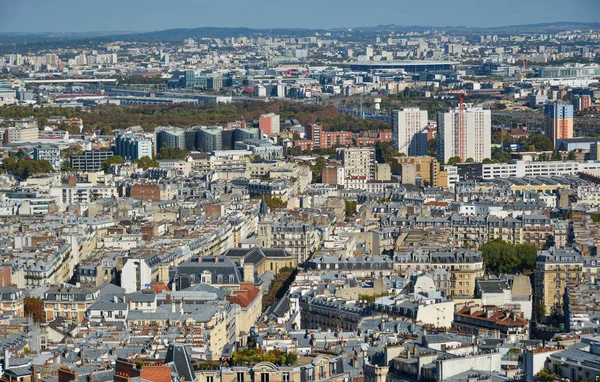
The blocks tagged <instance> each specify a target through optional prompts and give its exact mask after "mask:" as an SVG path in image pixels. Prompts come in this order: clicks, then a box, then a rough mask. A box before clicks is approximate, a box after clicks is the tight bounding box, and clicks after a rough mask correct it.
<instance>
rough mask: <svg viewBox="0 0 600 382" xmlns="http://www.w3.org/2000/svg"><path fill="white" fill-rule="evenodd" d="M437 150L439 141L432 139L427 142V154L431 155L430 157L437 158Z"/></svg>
mask: <svg viewBox="0 0 600 382" xmlns="http://www.w3.org/2000/svg"><path fill="white" fill-rule="evenodd" d="M437 148H438V142H437V139H430V140H429V141H427V154H429V156H430V157H434V158H435V157H437Z"/></svg>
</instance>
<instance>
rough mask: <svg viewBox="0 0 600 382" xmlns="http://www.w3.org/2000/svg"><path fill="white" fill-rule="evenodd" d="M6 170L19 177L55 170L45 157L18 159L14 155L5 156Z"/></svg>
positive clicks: (25, 177) (23, 177) (24, 177)
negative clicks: (40, 158)
mask: <svg viewBox="0 0 600 382" xmlns="http://www.w3.org/2000/svg"><path fill="white" fill-rule="evenodd" d="M2 167H4V170H5V171H6V172H7V173H9V174H12V175H14V176H16V177H17V178H19V179H27V178H29V177H30V176H32V175H36V174H44V173H48V172H53V171H54V169H53V168H52V165H51V164H50V162H48V161H47V160H45V159H42V160H33V159H31V158H22V159H17V158H13V157H8V158H4V160H3V161H2Z"/></svg>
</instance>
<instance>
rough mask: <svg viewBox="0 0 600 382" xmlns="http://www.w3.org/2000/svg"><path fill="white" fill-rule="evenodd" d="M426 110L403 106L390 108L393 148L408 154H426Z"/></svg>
mask: <svg viewBox="0 0 600 382" xmlns="http://www.w3.org/2000/svg"><path fill="white" fill-rule="evenodd" d="M426 128H427V110H420V109H419V108H405V109H402V110H392V142H393V145H394V149H396V150H397V151H399V152H403V153H405V154H407V155H408V156H422V155H427V152H428V143H427V130H426Z"/></svg>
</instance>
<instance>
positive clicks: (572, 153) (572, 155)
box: [569, 151, 577, 160]
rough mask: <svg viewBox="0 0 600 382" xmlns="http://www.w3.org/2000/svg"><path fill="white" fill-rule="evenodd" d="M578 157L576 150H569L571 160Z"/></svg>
mask: <svg viewBox="0 0 600 382" xmlns="http://www.w3.org/2000/svg"><path fill="white" fill-rule="evenodd" d="M575 159H577V155H576V154H575V151H569V160H575Z"/></svg>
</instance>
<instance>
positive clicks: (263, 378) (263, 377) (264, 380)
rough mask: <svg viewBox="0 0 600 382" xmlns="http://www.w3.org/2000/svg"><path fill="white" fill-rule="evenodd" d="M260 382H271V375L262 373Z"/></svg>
mask: <svg viewBox="0 0 600 382" xmlns="http://www.w3.org/2000/svg"><path fill="white" fill-rule="evenodd" d="M260 382H269V373H261V374H260Z"/></svg>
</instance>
